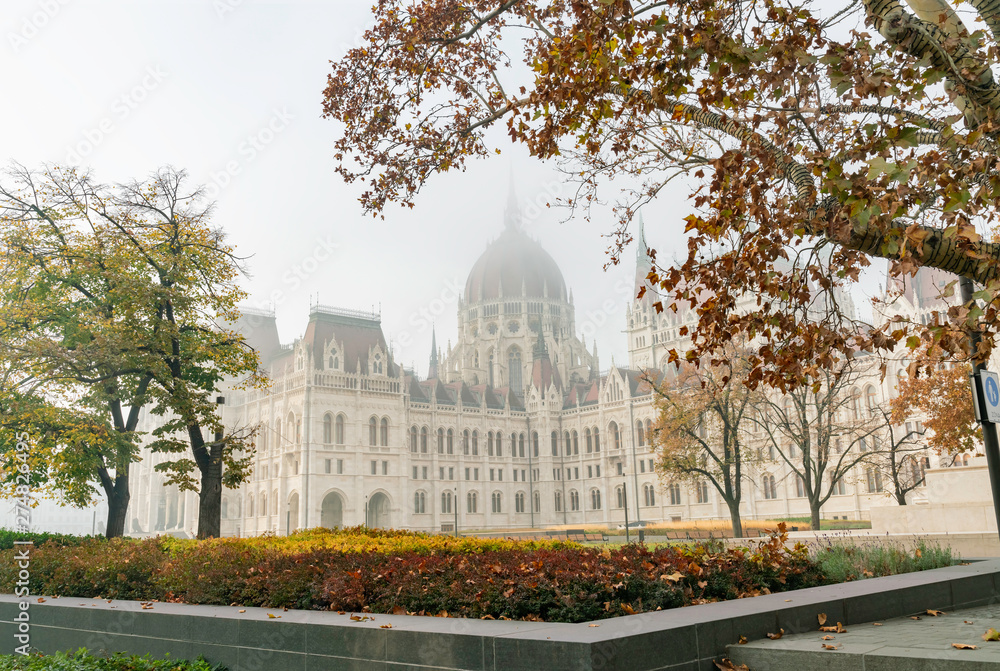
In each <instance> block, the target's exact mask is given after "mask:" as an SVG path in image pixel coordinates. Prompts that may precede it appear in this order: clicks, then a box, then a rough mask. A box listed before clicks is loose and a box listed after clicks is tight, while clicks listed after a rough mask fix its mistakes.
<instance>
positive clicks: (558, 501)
mask: <svg viewBox="0 0 1000 671" xmlns="http://www.w3.org/2000/svg"><path fill="white" fill-rule="evenodd" d="M555 498H556V500H555V504H556V505H555V510H556V512H557V513H561V512H562V509H563V508H562V492H556V497H555Z"/></svg>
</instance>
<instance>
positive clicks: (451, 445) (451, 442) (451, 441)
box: [447, 429, 455, 454]
mask: <svg viewBox="0 0 1000 671" xmlns="http://www.w3.org/2000/svg"><path fill="white" fill-rule="evenodd" d="M447 452H448V454H455V432H454V431H453V430H452V429H448V449H447Z"/></svg>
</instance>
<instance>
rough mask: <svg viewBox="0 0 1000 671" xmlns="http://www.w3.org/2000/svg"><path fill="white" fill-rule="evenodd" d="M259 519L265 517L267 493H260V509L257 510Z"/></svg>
mask: <svg viewBox="0 0 1000 671" xmlns="http://www.w3.org/2000/svg"><path fill="white" fill-rule="evenodd" d="M258 512H259V513H260V516H261V517H267V493H266V492H261V493H260V509H259V510H258Z"/></svg>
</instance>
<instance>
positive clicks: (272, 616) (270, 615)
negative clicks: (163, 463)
mask: <svg viewBox="0 0 1000 671" xmlns="http://www.w3.org/2000/svg"><path fill="white" fill-rule="evenodd" d="M267 616H268V617H269V618H271V619H272V620H277V619H280V618H281V616H280V615H274V614H273V613H268V614H267ZM351 619H352V620H353V619H354V618H353V617H352V618H351Z"/></svg>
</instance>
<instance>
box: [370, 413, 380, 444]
mask: <svg viewBox="0 0 1000 671" xmlns="http://www.w3.org/2000/svg"><path fill="white" fill-rule="evenodd" d="M368 444H369V445H371V446H372V447H374V446H376V445H378V420H377V419H376V418H374V417H372V418H370V419H369V420H368Z"/></svg>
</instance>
